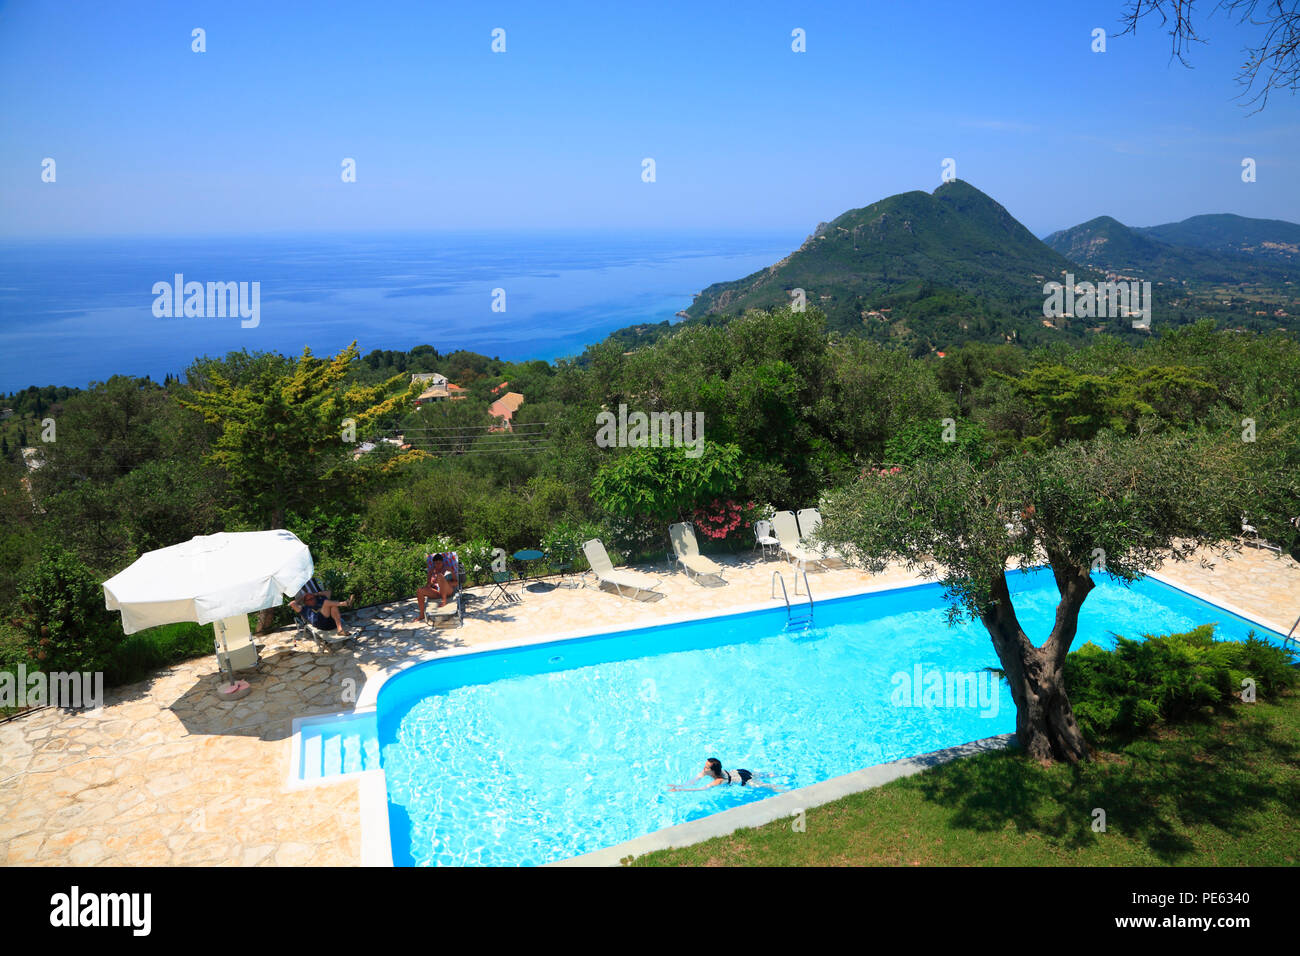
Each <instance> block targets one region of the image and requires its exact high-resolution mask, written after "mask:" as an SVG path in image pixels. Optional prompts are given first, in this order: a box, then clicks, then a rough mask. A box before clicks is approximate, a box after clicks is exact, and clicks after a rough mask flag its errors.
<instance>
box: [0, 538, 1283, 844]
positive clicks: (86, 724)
mask: <svg viewBox="0 0 1300 956" xmlns="http://www.w3.org/2000/svg"><path fill="white" fill-rule="evenodd" d="M726 563H728V564H729V570H728V573H727V579H728V583H727V584H726V585H725V586H717V587H705V586H701V585H698V584H695V583H693V582H691V581H689V580H687V578H686V577H685V576H684V575H682V574H673V573H670V572H669V571H668V570H667V568H666V567H665V566H661V567H659V568H655V569H647V570H653V571H655V572H656V573H659V574H662V576H663V577H664V583H663V585H662V587H661V589H660V590H661V592H662V593H663V595H664V596H663V598H662V599H660V600H653V601H642V600H636V599H633V598H625V597H620V596H618V595H616V594H614V593H612V592H607V591H603V590H600V589H597V588H595V587H587V588H582V589H576V590H575V589H558V590H554V591H550V592H547V593H532V592H529V591H527V590H519V593H520V595H521V597H522V598H523V601H522V603H521V604H516V605H512V606H505V605H501V604H498V605H497V606H496V607H495V608H492V609H490V610H489V609H487V604H488V599H487V594H486V589H474V590H471V591H470V592H469V594H468V598H467V601H466V617H465V625H464V627H463V628H448V627H432V626H430V625H428V624H420V623H417V622H416V621H415V620H414V618H415V602H414V600H411V601H403V602H399V603H396V604H391V605H384V606H381V607H376V608H367V609H362V610H360V611H358V612H357V619H356V621H355V624H354V626H362V627H364V633H363V634H362V635H361V636H360V637H359V639H358V640H357V641H356V642H355V644H354V645H352V646H351V649H343V650H339V651H337V652H335V653H332V654H328V653H327V654H322V653H318V652H317V651H316V649H315V646H314V644H313V643H312V642H311V641H310V640H305V639H304V640H303V641H300V642H297V643H295V641H294V632H293V631H292V630H286V631H281V632H277V633H275V634H271V635H268V636H267V639H266V640H267V643H266V647H265V648H264V650H263V653H262V663H261V665H260V667H259V669H258V672H257V673H250V674H246V675H244V676H245V677H246V679H248V680H249V682H250V683H251V684H252V687H253V689H252V693H251V694H250V695H249V696H248V697H246V698H245V699H243V700H240V701H235V702H222V701H218V700H217V697H216V694H215V689H216V687H217V685H218V683H219V682H220V681H219V676H218V674H217V667H216V658H215V657H214V656H213V655H211V654H209V655H207V656H204V657H200V658H196V659H194V660H191V661H188V662H186V663H184V664H179V665H177V666H174V667H171V668H169V669H167V670H164V671H160V672H159V673H157V674H155V675H154V676H153V677H152V678H150V679H149V680H146V681H142V682H140V683H137V684H132V685H129V686H125V687H119V688H114V689H111V690H109V691H107V692H106V701H105V706H104V707H103V708H102V710H101V711H100V712H99V713H97V714H91V713H89V712H83V713H74V712H62V711H58V710H54V709H45V710H42V711H38V712H35V713H32V714H30V715H28V716H25V717H21V718H18V719H16V720H12V721H9V722H7V723H4V724H0V864H7V865H29V864H36V865H65V864H75V865H95V864H105V865H123V866H141V865H191V864H200V865H218V864H221V865H275V866H319V865H355V864H358V863H359V862H360V858H361V849H360V832H361V827H360V822H359V820H360V817H359V800H358V785H357V782H356V780H355V779H342V780H340V781H338V782H336V783H332V784H324V785H320V786H315V787H309V788H300V789H290V788H289V787H288V786H287V785H286V784H287V781H288V772H289V750H290V741H291V733H292V721H293V718H295V717H301V716H307V715H311V714H324V713H336V712H339V711H343V710H348V709H350V707H351V705H350V704H348V703H345V688H348V687H349V686H351V687H353V688H354V689H355V691H356V692H359V691H360V689H361V687H362V686H363V685H364V683H365V682H366V681H367V680H370V679H371V678H373V677H374V676H375V675H377V674H378V673H380V672H381V671H383V670H385V669H387V668H390V667H394V666H396V665H399V664H401V663H403V662H406V661H410V660H415V659H418V658H421V657H427V656H429V655H431V654H436V653H438V652H440V651H446V650H448V649H450V648H463V647H474V646H481V645H488V644H494V643H498V642H502V641H516V640H529V641H533V640H544V639H546V638H547V637H549V636H552V635H558V634H561V633H566V632H572V631H574V630H577V629H579V628H581V629H583V630H588V629H589V630H597V629H602V628H613V629H622V628H628V627H632V626H636V625H645V624H653V623H655V622H656V621H660V620H665V619H668V618H672V617H678V616H686V615H707V614H712V613H719V612H725V611H728V610H731V609H736V608H740V607H743V606H747V605H754V604H759V603H770V591H769V588H770V579H771V573H772V571H773V569H775V568H779V567H783V565H781V564H780V563H778V562H776V561H771V562H768V563H764V562H762V561H760V560H757V559H756V558H753V557H743V558H737V559H732V560H730V561H728V562H726ZM1163 575H1164V576H1165V577H1166V578H1167V579H1168V580H1170V581H1172V582H1173V583H1176V584H1180V585H1183V586H1186V587H1188V588H1191V589H1194V590H1197V591H1199V592H1200V593H1202V594H1205V595H1207V596H1210V597H1212V598H1214V599H1215V600H1217V601H1220V602H1223V603H1226V604H1229V605H1231V606H1233V607H1235V608H1237V609H1240V610H1243V611H1245V612H1247V613H1248V614H1250V615H1252V616H1254V617H1256V618H1257V619H1259V620H1261V621H1263V622H1265V623H1267V624H1268V625H1269V626H1271V627H1273V628H1274V629H1276V630H1280V631H1282V632H1283V633H1285V632H1286V631H1287V629H1288V628H1289V627H1290V626H1291V623H1292V621H1294V619H1295V616H1296V614H1298V613H1300V565H1297V564H1296V563H1295V562H1294V561H1292V560H1291V559H1290V558H1282V557H1278V556H1276V555H1275V554H1273V553H1272V552H1268V551H1261V550H1257V549H1254V548H1247V549H1245V551H1244V552H1243V553H1242V554H1241V555H1240V556H1238V557H1237V558H1235V559H1234V560H1233V561H1231V562H1226V563H1225V562H1220V563H1219V564H1218V565H1217V566H1216V567H1215V568H1214V569H1213V570H1209V569H1206V568H1203V567H1200V566H1198V565H1197V564H1196V563H1195V562H1189V563H1184V564H1179V565H1171V566H1168V567H1166V568H1165V570H1164V572H1163ZM809 578H810V580H811V581H812V588H813V592H814V596H815V597H816V598H818V599H819V600H820V599H825V598H829V597H832V596H835V595H836V594H842V593H847V592H852V591H857V590H861V589H863V588H866V587H887V586H892V585H898V584H907V583H914V582H915V581H916V578H914V577H913V576H911V575H909V574H907V573H906V572H905V571H903V570H902V569H898V570H892V569H891V570H889V571H887V572H886V573H884V574H880V575H874V576H873V575H868V574H865V573H863V572H860V571H856V570H852V569H848V568H841V569H835V570H831V571H827V572H824V573H817V574H810V575H809ZM786 580H787V583H789V584H791V585H792V584H793V581H792V578H791V575H790V574H789V573H788V572H787V573H786ZM777 601H778V602H780V598H777ZM349 678H350V679H351V680H350V681H349V680H348V679H349ZM351 699H355V697H352V698H351Z"/></svg>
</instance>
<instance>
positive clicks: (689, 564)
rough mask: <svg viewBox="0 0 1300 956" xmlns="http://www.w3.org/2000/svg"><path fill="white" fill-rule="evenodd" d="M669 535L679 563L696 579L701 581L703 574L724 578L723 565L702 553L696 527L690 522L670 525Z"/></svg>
mask: <svg viewBox="0 0 1300 956" xmlns="http://www.w3.org/2000/svg"><path fill="white" fill-rule="evenodd" d="M668 537H669V538H671V539H672V542H673V551H674V552H675V553H676V555H677V563H678V564H680V565H681V566H682V568H683V569H684V570H685V571H686V573H687V574H688V575H689V576H691V577H692V578H693V579H694V580H695V581H697V582H698V581H699V577H700V575H701V574H704V575H708V576H710V577H715V578H717V579H718V580H722V570H723V568H722V565H720V564H718V562H716V561H714V560H713V559H711V558H706V557H705V556H704V555H702V554H700V545H699V542H698V541H696V540H695V529H694V528H693V527H692V526H691V524H690V522H682V523H681V524H673V525H669V526H668Z"/></svg>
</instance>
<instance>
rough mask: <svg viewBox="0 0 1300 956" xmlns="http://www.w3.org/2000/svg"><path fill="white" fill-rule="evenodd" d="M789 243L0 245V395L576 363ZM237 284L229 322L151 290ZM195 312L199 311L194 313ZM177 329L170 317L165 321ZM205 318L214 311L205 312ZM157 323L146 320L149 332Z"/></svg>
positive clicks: (731, 238)
mask: <svg viewBox="0 0 1300 956" xmlns="http://www.w3.org/2000/svg"><path fill="white" fill-rule="evenodd" d="M804 238H805V237H804V236H802V235H797V234H794V233H791V232H783V233H776V232H764V233H747V234H743V235H741V234H736V233H717V234H710V233H704V232H697V233H681V232H674V233H667V232H663V233H644V232H640V233H623V232H582V233H578V232H546V233H542V232H531V233H527V232H516V233H508V234H507V233H431V234H422V235H414V234H402V235H348V236H324V235H311V236H284V235H279V236H273V237H267V236H260V237H244V238H230V237H224V238H216V237H205V238H190V239H142V238H130V239H126V238H123V239H57V240H55V239H41V240H26V241H22V240H12V239H10V240H3V241H0V394H5V393H10V392H14V391H18V390H20V389H23V388H26V387H27V386H30V385H41V386H44V385H70V386H76V387H86V386H87V385H89V384H90V383H92V382H95V381H104V380H107V379H108V378H109V377H111V376H112V375H117V374H122V375H141V376H143V375H149V376H151V377H152V378H153V379H155V380H157V381H161V380H162V379H163V378H164V377H165V376H166V375H167V373H172V374H181V373H183V372H184V370H185V368H186V367H187V366H188V365H189V364H190V363H191V362H192V361H193V360H194V359H195V358H197V357H201V356H221V355H225V354H226V353H228V352H231V351H238V350H241V349H247V350H249V351H253V352H256V351H273V352H281V353H284V354H287V355H299V354H301V353H302V350H303V348H304V347H309V348H310V349H311V351H312V354H314V355H318V356H324V355H331V354H334V353H336V352H338V351H339V350H340V349H342V348H345V347H346V346H347V345H348V344H349V343H351V342H353V341H354V340H355V341H356V342H357V345H358V347H359V348H360V350H361V354H363V355H364V354H366V353H367V352H369V351H371V350H372V349H398V350H408V349H411V348H413V347H415V346H417V345H431V346H433V347H434V348H436V349H437V350H438V351H439V352H441V353H444V354H445V353H447V352H450V351H453V350H455V349H468V350H470V351H474V352H480V353H483V354H486V355H489V356H494V357H499V358H502V359H507V360H512V361H518V360H523V359H533V358H538V359H546V360H552V359H556V358H560V357H566V356H576V355H579V354H581V353H582V351H583V349H584V348H585V347H586V346H588V345H591V344H593V343H595V342H599V341H601V340H602V339H604V338H605V337H606V336H607V335H608V334H609V333H611V332H613V331H615V330H617V329H620V328H624V327H626V326H629V325H636V324H639V323H647V322H652V323H657V322H661V321H663V320H665V319H667V320H669V321H676V319H675V315H676V313H678V312H679V311H681V310H683V309H685V308H686V307H687V306H689V305H690V304H691V301H692V299H693V297H694V296H695V294H696V293H698V292H700V291H701V290H702V289H704V288H705V287H706V286H709V285H711V284H713V283H715V282H723V281H727V280H731V279H738V278H741V277H743V276H747V275H749V274H751V273H753V272H756V271H758V270H759V269H762V268H764V267H766V266H769V265H771V264H772V263H774V262H776V261H777V260H779V259H781V258H782V257H784V256H786V255H788V254H789V253H790V252H792V251H793V250H794V249H796V248H798V246H799V244H800V243H801V242H802V241H803V239H804ZM178 275H179V276H182V277H183V278H182V284H183V285H184V284H188V283H190V282H199V283H203V284H204V286H205V290H206V285H207V283H209V282H212V283H218V282H220V283H248V285H247V286H246V287H245V288H246V292H247V297H246V299H245V304H246V305H247V306H248V307H249V308H248V309H246V311H248V312H252V311H253V310H252V309H251V305H252V301H253V299H252V294H251V293H252V290H253V286H252V283H257V287H256V289H257V292H258V296H257V299H256V302H257V309H256V317H255V318H256V321H254V319H253V318H243V317H241V316H240V315H238V314H236V315H229V314H227V315H225V316H219V315H216V314H211V315H207V314H205V315H203V316H193V315H191V316H185V315H183V314H182V315H179V316H178V315H176V314H174V313H175V311H176V310H175V309H172V308H170V307H171V306H172V305H173V303H174V301H175V300H174V296H173V294H171V293H170V292H160V291H155V290H156V289H161V288H162V287H161V286H159V285H158V284H159V283H167V284H168V286H169V287H170V286H173V285H175V283H176V277H177V276H178ZM206 306H207V302H206V296H205V297H204V311H205V312H206V311H207V308H206ZM181 311H182V312H183V311H184V310H181ZM214 311H215V310H214ZM160 313H161V314H160Z"/></svg>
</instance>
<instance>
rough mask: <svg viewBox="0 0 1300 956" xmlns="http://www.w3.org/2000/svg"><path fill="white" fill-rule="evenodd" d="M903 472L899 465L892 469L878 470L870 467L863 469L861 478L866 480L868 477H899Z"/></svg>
mask: <svg viewBox="0 0 1300 956" xmlns="http://www.w3.org/2000/svg"><path fill="white" fill-rule="evenodd" d="M902 470H903V469H902V468H900V467H898V466H897V465H894V466H893V467H892V468H876V467H874V466H868V467H866V468H863V469H862V474H861V476H860V477H862V478H865V477H867V475H897V474H898V473H899V472H901V471H902Z"/></svg>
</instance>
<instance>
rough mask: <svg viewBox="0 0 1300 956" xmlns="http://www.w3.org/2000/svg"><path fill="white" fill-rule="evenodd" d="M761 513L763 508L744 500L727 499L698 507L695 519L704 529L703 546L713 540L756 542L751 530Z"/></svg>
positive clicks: (737, 542)
mask: <svg viewBox="0 0 1300 956" xmlns="http://www.w3.org/2000/svg"><path fill="white" fill-rule="evenodd" d="M759 514H760V511H759V507H758V506H757V505H756V504H754V502H752V501H746V502H743V503H742V502H736V501H732V500H731V499H727V500H726V501H721V500H718V501H713V502H711V503H710V504H708V505H706V506H704V507H700V508H696V509H695V512H694V514H692V515H691V521H692V522H693V523H694V525H695V527H696V529H697V530H698V531H699V532H700V538H701V540H700V542H699V543H700V544H701V546H704V545H707V544H710V543H712V544H718V545H723V544H730V545H732V546H733V547H734V546H737V545H739V546H746V545H750V544H753V534H752V532H751V531H750V529H751V528H752V527H753V526H754V522H755V521H756V520H758V516H759Z"/></svg>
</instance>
